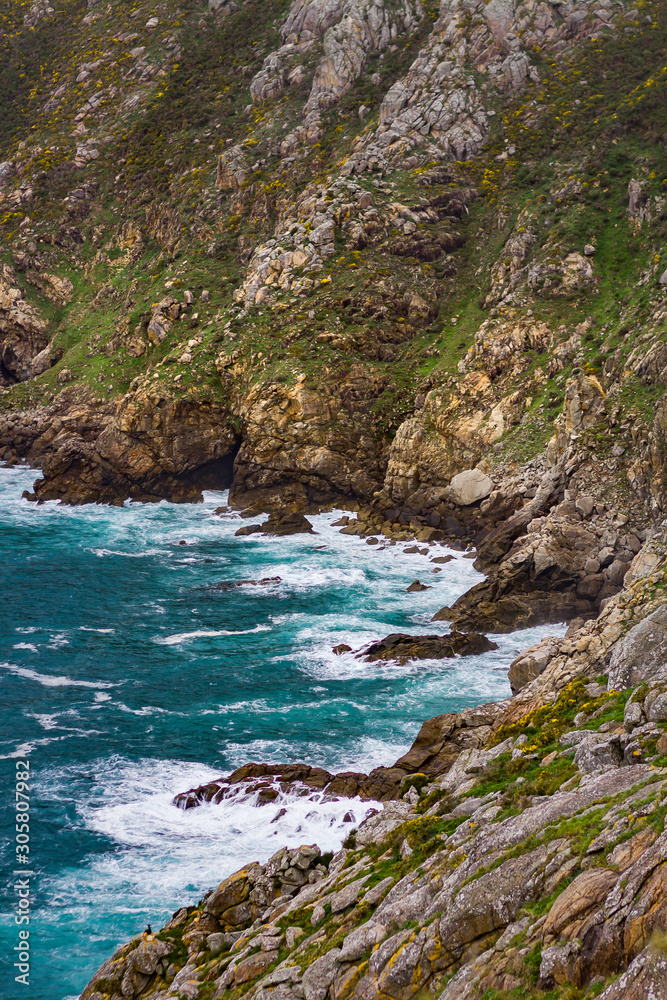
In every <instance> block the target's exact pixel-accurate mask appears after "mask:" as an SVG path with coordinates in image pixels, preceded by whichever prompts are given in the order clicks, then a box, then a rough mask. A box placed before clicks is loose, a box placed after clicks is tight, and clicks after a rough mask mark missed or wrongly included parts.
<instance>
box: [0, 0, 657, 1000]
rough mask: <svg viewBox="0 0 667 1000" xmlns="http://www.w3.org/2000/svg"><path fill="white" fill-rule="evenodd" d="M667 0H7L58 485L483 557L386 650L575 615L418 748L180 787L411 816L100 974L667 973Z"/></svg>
mask: <svg viewBox="0 0 667 1000" xmlns="http://www.w3.org/2000/svg"><path fill="white" fill-rule="evenodd" d="M666 15H667V9H666V8H665V5H664V3H661V2H657V0H655V2H654V0H651V2H646V3H644V2H642V3H640V4H636V5H635V4H631V3H630V2H628V0H564V2H562V3H561V2H550V3H542V2H537V0H524V2H522V0H491V2H483V0H441V2H439V3H438V2H436V0H326V2H325V0H289V2H288V0H209V2H208V4H206V3H204V2H203V0H185V2H184V3H180V4H178V5H177V4H176V3H175V2H172V0H161V2H160V3H158V4H152V3H136V4H134V5H132V6H130V5H128V4H126V3H125V2H123V0H111V2H110V3H108V4H106V5H105V4H102V3H99V2H97V0H87V2H85V0H57V2H56V0H54V2H53V4H48V3H46V2H43V0H35V2H34V3H32V4H31V5H29V6H28V5H26V4H24V3H20V2H18V0H9V2H8V3H6V4H5V5H4V9H3V11H2V13H0V27H1V31H0V52H1V53H2V58H1V59H0V110H1V111H2V114H0V232H1V233H2V259H1V260H0V460H2V461H3V462H4V463H6V464H9V465H15V464H17V463H23V462H24V463H27V464H28V465H29V466H31V467H33V468H35V469H36V470H39V472H38V473H36V475H38V478H37V479H36V482H35V485H34V487H33V490H32V491H31V492H29V493H27V498H28V499H29V500H31V501H33V502H36V503H41V502H44V501H46V500H61V501H62V502H64V503H69V504H82V503H110V504H121V503H123V502H124V501H125V500H126V499H128V498H133V499H135V500H141V501H145V502H151V501H156V500H160V499H164V498H168V499H170V500H173V501H176V502H196V501H197V500H198V499H199V498H200V497H201V491H202V490H204V489H229V490H230V501H229V502H230V504H231V505H233V506H234V507H235V508H237V509H238V510H239V511H241V513H242V514H243V515H245V516H248V517H251V516H256V515H258V514H260V513H265V514H267V515H268V516H267V519H266V520H265V521H264V522H263V523H262V524H261V525H260V524H247V525H244V526H243V527H241V529H240V532H239V533H240V534H241V533H242V534H251V533H254V532H255V531H263V532H265V533H268V534H271V535H277V536H281V535H287V534H291V533H294V532H310V531H311V530H312V526H311V525H310V522H309V521H308V514H309V513H311V512H314V511H318V510H322V509H331V508H334V507H336V508H341V509H343V510H344V511H346V512H347V513H345V514H344V515H343V516H342V517H341V518H340V523H339V527H340V530H341V531H342V532H344V533H345V534H349V535H357V536H359V538H360V539H364V543H365V544H368V545H371V546H372V545H377V546H380V547H381V546H383V545H389V544H392V543H393V544H396V543H397V542H406V541H409V542H410V543H411V544H412V545H414V546H415V547H417V548H419V549H420V550H425V551H426V552H427V553H429V554H431V555H432V557H433V558H432V561H433V567H432V568H433V569H434V570H437V569H438V568H439V567H438V561H439V560H440V561H442V560H443V559H445V558H447V557H446V556H445V555H438V552H442V549H440V548H439V547H438V545H439V543H442V542H446V543H447V545H449V546H454V547H458V548H460V549H468V550H470V552H471V553H473V552H474V555H475V566H476V567H477V568H478V569H479V570H480V571H481V572H483V574H484V576H485V579H484V581H483V582H481V583H479V584H478V585H476V586H475V587H473V588H472V589H471V590H470V591H468V593H466V594H464V595H463V596H462V597H461V598H459V599H458V600H457V601H456V602H455V603H454V605H453V606H452V607H445V608H442V609H441V610H440V611H438V612H437V613H436V615H435V620H436V621H438V622H446V623H448V627H449V629H450V632H449V635H447V636H443V635H441V634H440V632H438V634H437V635H435V634H432V630H431V633H428V634H425V635H423V636H421V637H419V636H404V635H397V634H394V635H391V636H388V637H385V638H382V637H378V641H377V643H375V644H374V645H373V646H372V647H370V648H368V649H365V650H360V651H359V653H360V655H362V656H365V657H367V658H371V659H383V660H387V661H392V660H394V661H398V662H405V661H406V660H416V661H418V660H419V659H420V658H423V657H429V658H430V657H432V656H443V657H447V656H451V655H461V654H462V653H464V652H466V651H471V652H474V651H475V650H479V649H481V648H483V647H485V648H490V646H491V644H492V642H493V639H492V638H489V636H493V635H494V634H497V633H502V632H510V631H513V630H516V629H518V628H521V627H527V626H529V625H536V624H549V623H557V622H558V623H560V622H567V623H568V631H567V634H566V635H565V636H564V637H563V638H547V639H545V640H543V641H542V642H541V643H539V644H538V645H537V646H534V647H533V648H531V649H529V650H526V651H525V652H523V653H522V654H521V655H520V656H519V657H518V658H517V659H516V660H515V661H514V662H513V663H512V664H511V665H509V664H508V669H509V677H510V682H511V686H512V692H513V695H512V697H511V698H508V699H507V700H506V701H504V702H502V703H500V704H493V705H484V706H480V707H478V708H476V709H466V710H465V711H464V712H462V713H460V714H452V715H443V716H438V717H436V718H435V719H432V720H428V721H427V722H425V723H424V726H423V727H422V730H421V732H420V733H419V735H418V737H417V739H416V741H415V743H414V745H413V746H412V748H411V749H410V750H409V751H408V752H407V753H406V754H405V755H404V756H403V757H401V758H400V759H399V760H398V761H397V762H396V763H395V764H394V765H393V766H391V767H386V768H377V769H376V770H374V771H373V772H371V773H370V774H368V775H365V774H356V773H354V774H352V773H343V774H337V775H333V774H329V773H328V772H326V771H323V770H321V769H318V768H312V767H310V766H309V765H307V764H290V765H284V766H281V767H279V768H278V769H276V768H271V767H268V766H267V765H264V764H261V763H258V764H248V765H247V767H246V768H241V769H240V771H237V772H234V774H232V775H229V776H226V777H221V778H220V780H219V781H216V782H213V783H210V784H209V785H207V786H205V787H203V788H201V789H194V790H191V791H190V792H184V793H183V795H182V796H179V804H181V805H182V806H183V807H185V808H194V807H196V806H197V805H198V804H199V803H201V802H204V801H211V800H215V801H219V800H220V799H221V798H224V797H226V796H229V795H236V794H238V793H239V789H245V790H246V792H247V794H249V795H256V796H257V797H258V800H260V799H261V801H265V802H269V801H271V800H272V797H275V795H276V794H278V791H280V790H281V789H284V788H291V789H299V790H300V791H301V792H303V794H305V795H308V794H311V793H313V792H315V791H317V793H318V794H326V795H332V796H333V795H336V796H354V795H359V796H361V797H363V798H365V799H367V800H374V801H377V802H378V811H377V813H376V814H375V815H374V816H372V817H370V818H369V819H367V820H366V821H365V822H364V823H363V824H362V825H361V827H360V828H359V830H358V831H357V832H356V834H355V835H354V836H352V837H351V838H350V840H349V841H348V842H347V844H346V845H345V847H344V848H343V849H342V850H341V851H340V852H338V853H337V854H336V855H335V856H333V857H327V856H323V855H322V854H321V853H320V851H319V849H318V848H317V847H315V846H312V845H308V846H305V847H302V848H300V849H298V850H292V851H287V850H283V851H280V852H278V854H277V855H276V856H275V857H274V858H272V859H271V860H270V861H269V862H268V863H266V864H263V865H258V864H254V863H249V865H248V867H247V868H245V869H243V870H242V871H241V872H239V873H238V874H237V875H235V876H233V877H232V878H231V879H228V880H227V881H226V882H224V883H223V884H222V885H221V886H219V887H218V888H217V889H214V890H213V892H212V893H211V894H210V895H208V896H207V897H205V898H204V900H202V901H201V902H200V903H199V904H198V905H197V906H194V907H189V908H186V909H183V910H179V911H177V913H176V914H175V915H174V918H173V919H172V920H171V921H170V923H169V924H167V925H166V927H165V928H164V929H163V930H162V931H160V932H159V933H158V934H156V935H149V936H144V937H139V938H136V939H134V940H133V941H132V942H130V943H129V944H127V945H125V946H123V947H122V948H121V949H120V950H119V951H118V952H117V953H116V955H115V956H114V957H113V958H112V959H110V960H109V962H107V963H106V964H105V965H104V966H103V968H102V969H101V970H100V971H99V972H98V973H97V974H96V976H95V977H94V978H93V980H92V981H91V984H90V985H89V986H88V987H87V988H86V990H85V991H84V994H83V996H84V998H85V1000H118V998H121V997H123V998H127V997H137V996H142V997H146V998H148V1000H158V998H159V1000H166V998H167V997H170V998H171V997H182V998H186V1000H190V998H191V1000H194V998H197V997H201V998H205V1000H206V998H209V1000H210V998H212V997H215V998H216V1000H237V998H238V997H240V996H241V995H244V996H248V995H249V996H252V997H255V996H256V997H257V998H258V1000H270V998H273V1000H292V998H294V1000H348V998H354V1000H371V998H373V997H379V996H382V997H391V998H394V1000H410V998H412V997H413V996H415V997H416V996H417V995H418V994H419V995H420V997H421V996H426V995H433V996H434V997H435V996H437V997H439V998H440V1000H459V998H461V1000H465V998H468V997H469V998H471V1000H472V998H473V997H482V996H485V997H486V998H487V1000H491V998H493V1000H498V998H502V1000H505V998H510V997H517V998H518V997H521V996H534V997H540V996H547V995H548V996H550V997H554V998H558V1000H566V998H575V997H589V996H590V997H592V996H602V997H604V998H605V1000H617V998H618V1000H621V998H631V1000H635V998H636V1000H644V998H648V997H653V996H656V997H658V996H662V995H663V994H664V993H666V992H667V959H666V958H665V954H666V952H665V946H664V942H665V940H666V939H665V935H666V934H667V890H666V889H665V884H664V882H665V863H666V861H665V858H667V853H666V848H665V843H667V841H665V837H666V834H665V832H664V829H663V827H664V815H665V811H666V810H667V806H663V799H664V788H663V786H664V784H665V779H666V777H667V770H666V768H667V732H665V725H666V724H667V709H666V708H665V705H666V704H667V700H666V699H667V695H666V694H665V692H666V690H667V676H666V675H665V673H664V670H665V663H666V662H667V653H666V652H665V651H666V650H667V642H666V640H665V635H667V633H666V632H665V628H666V627H667V625H666V624H665V623H666V622H667V615H666V612H665V607H666V606H667V605H666V602H665V580H666V579H667V548H666V545H667V536H666V535H665V528H664V518H665V509H666V507H667V480H666V479H665V464H666V462H665V459H666V427H667V409H666V402H665V400H666V398H667V397H666V396H665V383H666V379H667V327H666V325H665V324H666V321H667V271H665V241H666V240H667V174H666V173H665V147H666V145H667V114H666V112H665V101H664V88H665V83H666V81H667V70H666V69H665V67H664V51H665V48H666V46H667V16H666ZM250 582H252V581H250ZM264 582H265V581H258V583H259V584H262V583H264ZM426 585H427V584H425V583H423V581H415V584H413V585H412V587H413V588H414V589H421V588H423V587H424V586H426ZM439 627H441V626H439ZM663 841H665V843H663ZM250 860H251V859H249V861H250Z"/></svg>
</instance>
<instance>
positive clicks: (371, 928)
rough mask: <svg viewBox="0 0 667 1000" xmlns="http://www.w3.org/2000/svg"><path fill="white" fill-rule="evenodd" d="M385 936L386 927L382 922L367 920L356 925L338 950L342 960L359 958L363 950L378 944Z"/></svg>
mask: <svg viewBox="0 0 667 1000" xmlns="http://www.w3.org/2000/svg"><path fill="white" fill-rule="evenodd" d="M386 936H387V928H386V927H385V926H384V925H383V924H379V923H376V922H375V921H373V920H369V921H368V923H365V924H362V925H361V927H356V928H355V929H354V930H353V931H352V932H351V933H350V934H348V935H347V937H346V938H345V940H344V941H343V945H342V948H341V951H340V959H341V961H342V962H352V961H354V960H355V959H357V958H361V956H362V955H363V954H364V952H365V951H367V950H368V949H369V948H373V947H374V946H375V945H376V944H380V943H381V942H382V941H384V939H385V938H386Z"/></svg>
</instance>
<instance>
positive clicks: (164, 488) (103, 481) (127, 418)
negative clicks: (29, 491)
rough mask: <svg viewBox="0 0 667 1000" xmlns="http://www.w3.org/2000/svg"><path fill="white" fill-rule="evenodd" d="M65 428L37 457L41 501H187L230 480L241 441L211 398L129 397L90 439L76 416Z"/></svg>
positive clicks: (145, 395) (220, 407)
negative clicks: (195, 399) (39, 461)
mask: <svg viewBox="0 0 667 1000" xmlns="http://www.w3.org/2000/svg"><path fill="white" fill-rule="evenodd" d="M68 430H69V431H70V432H69V434H67V435H63V441H62V444H61V445H60V446H59V447H53V446H51V448H50V449H49V451H48V452H47V453H46V454H45V455H43V457H42V459H41V464H42V468H43V471H44V478H43V479H41V480H37V482H36V483H35V487H34V489H35V494H36V499H38V500H51V499H62V500H64V501H65V502H66V503H73V504H81V503H100V502H106V503H122V502H123V501H124V500H126V499H127V498H128V497H132V498H134V499H138V500H148V501H151V500H160V499H162V498H164V497H168V498H169V499H171V500H174V501H177V502H178V501H184V502H185V501H193V500H194V501H196V500H198V499H200V498H201V490H202V489H206V488H214V489H224V488H226V487H227V486H229V484H230V483H231V479H232V470H233V459H234V453H235V450H236V447H237V441H238V439H237V437H236V434H235V432H234V431H233V430H232V429H231V427H230V424H229V412H228V411H227V410H226V408H225V407H224V406H223V405H221V404H219V403H216V402H212V401H208V400H204V401H199V402H195V401H194V400H193V401H192V402H190V401H188V400H183V399H169V398H165V397H163V396H161V395H156V396H153V395H151V394H150V393H145V394H137V395H130V396H129V397H126V398H124V399H123V400H121V402H120V404H119V405H118V407H117V409H116V412H115V413H114V415H113V417H112V418H111V419H110V420H109V421H108V422H107V423H106V425H105V426H103V428H102V429H101V432H100V433H99V434H98V436H96V437H94V438H92V440H91V437H89V436H86V437H84V436H82V434H81V428H80V427H79V426H78V425H77V423H76V422H75V421H74V420H72V421H71V423H70V427H69V428H68ZM56 444H57V442H56ZM33 457H34V456H33Z"/></svg>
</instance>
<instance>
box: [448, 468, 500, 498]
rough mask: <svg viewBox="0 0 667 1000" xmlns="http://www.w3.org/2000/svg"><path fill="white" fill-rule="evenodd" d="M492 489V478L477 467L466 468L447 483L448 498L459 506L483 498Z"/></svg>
mask: <svg viewBox="0 0 667 1000" xmlns="http://www.w3.org/2000/svg"><path fill="white" fill-rule="evenodd" d="M492 490H493V480H492V479H490V478H489V476H487V475H485V474H484V473H483V472H480V470H479V469H466V470H465V472H459V474H458V475H457V476H454V478H453V479H452V481H451V482H450V484H449V491H448V493H449V499H450V500H451V501H452V503H455V504H457V506H459V507H468V506H469V505H470V504H473V503H477V501H478V500H484V498H485V497H488V496H489V494H490V493H491V492H492Z"/></svg>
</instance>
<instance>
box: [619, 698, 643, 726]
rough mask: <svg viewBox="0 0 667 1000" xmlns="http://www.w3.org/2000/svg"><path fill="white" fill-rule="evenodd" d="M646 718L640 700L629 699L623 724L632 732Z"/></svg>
mask: <svg viewBox="0 0 667 1000" xmlns="http://www.w3.org/2000/svg"><path fill="white" fill-rule="evenodd" d="M643 718H644V713H643V712H642V706H641V705H640V703H639V702H638V701H629V702H628V703H627V704H626V706H625V711H624V713H623V725H624V726H625V728H626V730H627V731H628V732H630V730H631V729H634V728H635V726H640V725H641V723H642V721H643Z"/></svg>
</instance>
